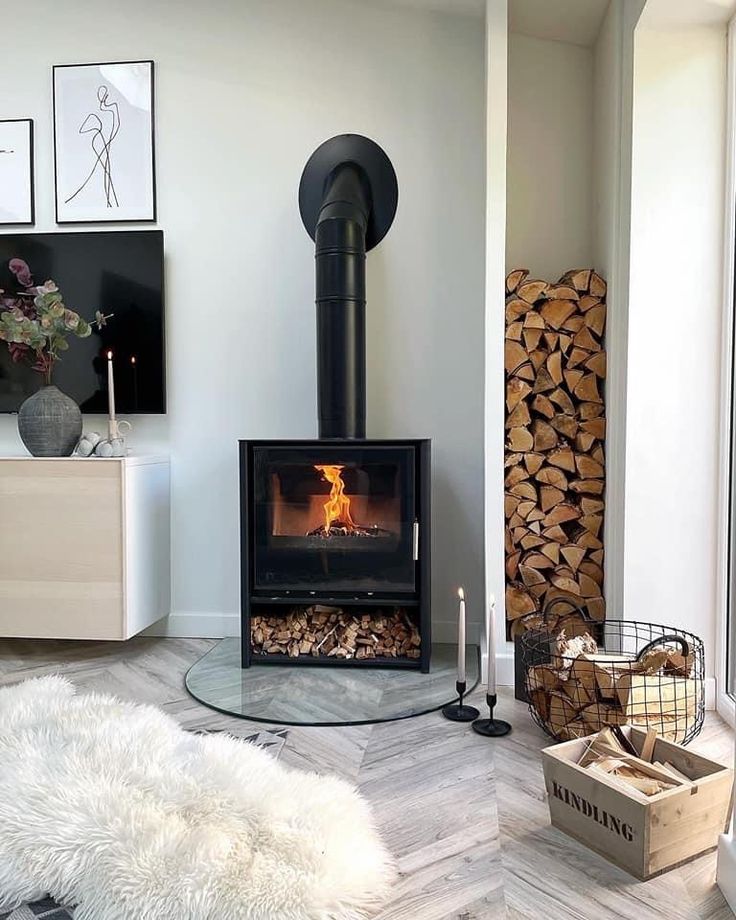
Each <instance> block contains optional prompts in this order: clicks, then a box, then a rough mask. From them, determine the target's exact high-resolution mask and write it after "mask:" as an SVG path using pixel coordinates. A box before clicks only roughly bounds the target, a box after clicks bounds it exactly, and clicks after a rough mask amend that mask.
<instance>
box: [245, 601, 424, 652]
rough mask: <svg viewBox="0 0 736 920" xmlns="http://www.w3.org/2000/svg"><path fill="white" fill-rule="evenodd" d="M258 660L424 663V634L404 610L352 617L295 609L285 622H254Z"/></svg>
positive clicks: (335, 610)
mask: <svg viewBox="0 0 736 920" xmlns="http://www.w3.org/2000/svg"><path fill="white" fill-rule="evenodd" d="M251 648H252V649H253V653H254V655H286V656H288V657H290V658H298V657H299V656H300V655H302V656H303V655H309V656H311V657H312V658H344V659H353V658H355V659H357V660H362V659H366V658H410V659H416V658H419V657H420V648H421V637H420V634H419V629H418V628H417V626H416V624H415V623H414V622H413V621H412V619H411V618H410V617H409V616H408V614H407V613H406V611H405V610H403V609H401V608H394V609H392V610H391V611H389V612H387V613H384V612H383V611H381V610H378V611H371V612H370V613H351V612H348V611H345V610H343V608H342V607H328V606H325V605H322V604H314V605H313V606H311V607H294V608H292V609H291V610H290V611H289V612H288V613H287V614H285V615H284V616H265V615H261V614H256V615H254V616H253V617H251Z"/></svg>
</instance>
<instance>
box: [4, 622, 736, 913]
mask: <svg viewBox="0 0 736 920" xmlns="http://www.w3.org/2000/svg"><path fill="white" fill-rule="evenodd" d="M212 645H213V642H212V641H210V640H199V639H197V640H195V639H153V638H138V639H134V640H132V641H130V642H128V643H125V644H124V645H116V644H113V643H79V642H42V641H33V642H31V641H24V640H0V686H3V685H7V684H10V683H15V682H16V681H19V680H23V679H25V678H28V677H36V676H39V675H42V674H49V673H63V674H65V675H66V676H67V677H69V678H70V679H71V680H73V681H74V683H75V684H76V685H77V686H78V687H79V688H80V689H81V690H92V689H94V690H102V691H107V692H112V693H116V694H118V695H119V696H121V697H124V698H126V699H131V700H137V701H140V702H146V703H153V704H155V705H158V706H160V707H161V708H162V709H164V710H165V711H167V712H169V713H170V714H171V715H173V716H174V717H175V718H177V719H179V720H180V721H181V722H182V723H183V724H184V725H186V727H188V728H227V729H228V730H229V731H231V732H232V733H233V734H248V733H252V732H253V730H254V727H255V728H256V729H257V728H258V727H261V726H254V724H253V723H248V722H245V721H243V720H239V719H234V718H230V717H228V716H222V715H219V714H218V713H215V712H212V711H211V710H209V709H206V708H205V707H204V706H201V705H199V704H198V703H196V702H195V701H194V700H193V699H191V698H190V697H189V696H188V695H187V693H186V691H185V690H184V685H183V679H184V673H185V671H186V670H187V669H188V667H189V666H190V665H191V664H193V663H194V661H196V660H197V658H198V657H199V656H200V655H202V654H204V653H205V652H206V651H207V650H208V649H209V648H211V647H212ZM476 697H477V701H476V702H477V704H478V705H480V703H481V702H482V694H480V693H476ZM499 708H500V713H499V714H500V715H502V716H503V717H505V718H507V719H509V720H510V721H511V722H512V723H513V726H514V731H513V733H512V734H511V735H509V736H508V737H506V738H504V739H501V740H497V741H488V740H486V739H483V738H480V737H479V736H477V735H475V734H474V733H473V732H472V731H471V730H470V728H469V727H468V726H463V725H457V724H454V723H450V722H447V721H445V720H444V719H442V717H441V716H440V715H438V714H434V715H428V716H422V717H420V718H417V719H411V720H409V721H404V722H393V723H387V724H382V725H375V726H361V727H355V728H290V729H289V738H288V741H287V744H286V747H285V749H284V752H283V753H282V758H283V760H284V761H285V762H287V763H289V764H291V765H293V766H295V767H301V768H305V769H314V770H322V771H332V772H334V773H338V774H339V775H341V776H343V777H345V778H347V779H350V780H352V781H353V782H355V783H356V784H357V785H358V786H359V787H360V789H361V790H362V792H363V793H364V794H365V795H366V796H367V797H368V799H369V800H370V801H371V802H372V803H373V807H374V810H375V814H376V817H377V820H378V823H379V826H380V827H381V829H382V831H383V834H384V835H385V838H386V840H387V842H388V844H389V846H390V848H391V849H392V851H393V853H394V854H395V855H396V857H397V859H398V863H399V868H400V872H401V875H400V878H399V881H398V883H397V885H396V887H395V889H394V892H393V896H392V898H391V902H390V903H389V904H388V905H386V907H385V908H384V910H383V911H382V912H381V913H380V915H379V917H380V920H495V918H510V920H511V918H512V920H516V918H535V920H536V918H545V920H620V918H624V920H654V918H662V917H667V918H668V920H726V918H730V917H731V914H730V912H729V910H728V908H727V906H726V904H725V902H724V901H723V899H722V897H721V896H720V893H719V892H718V889H717V888H716V887H715V883H714V874H715V857H714V855H712V854H710V855H707V856H704V857H702V858H700V859H698V860H696V861H695V862H693V863H690V864H689V865H688V866H686V867H684V868H680V869H676V870H674V871H672V872H669V873H667V874H666V875H664V876H660V877H659V878H657V879H653V880H652V881H650V882H646V883H641V882H637V881H635V880H634V879H632V878H631V877H630V876H628V875H627V874H626V873H624V872H621V871H620V870H618V869H616V868H615V867H613V866H611V865H610V864H609V863H607V862H606V861H605V860H603V859H601V858H599V857H598V856H596V855H595V854H593V853H591V852H590V851H588V850H586V849H585V848H584V847H582V846H580V845H579V844H577V843H575V842H574V841H573V840H570V839H569V838H567V837H565V836H564V835H563V834H561V833H559V832H558V831H556V830H554V829H552V828H551V827H550V826H549V823H548V817H547V805H546V802H545V799H544V781H543V778H542V768H541V764H540V758H539V750H540V748H542V747H544V745H545V744H546V739H545V737H544V736H543V735H542V733H541V731H540V730H539V729H538V728H536V726H534V725H533V723H532V722H531V720H530V719H529V716H528V714H527V712H526V707H524V706H523V705H522V704H520V703H517V702H515V701H514V700H513V699H512V695H511V692H510V691H506V692H504V693H502V704H501V706H500V707H499ZM693 748H694V749H696V750H699V751H701V752H703V753H704V754H706V755H707V756H710V757H714V758H715V759H718V760H722V761H724V762H727V761H728V759H729V758H730V757H732V756H733V735H732V734H731V732H730V731H729V730H728V729H727V728H726V727H725V726H724V725H723V723H722V722H721V721H720V720H719V719H718V718H717V716H715V715H713V714H709V716H708V721H707V723H706V727H705V730H704V731H703V733H702V735H701V736H700V737H699V738H698V739H696V741H694V742H693Z"/></svg>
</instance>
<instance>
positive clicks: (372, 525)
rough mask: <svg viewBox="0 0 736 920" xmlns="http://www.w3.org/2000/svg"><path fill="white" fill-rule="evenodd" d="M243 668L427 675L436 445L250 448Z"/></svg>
mask: <svg viewBox="0 0 736 920" xmlns="http://www.w3.org/2000/svg"><path fill="white" fill-rule="evenodd" d="M240 475H241V496H242V508H241V513H242V533H241V537H242V558H243V566H242V580H243V583H242V614H243V623H242V626H243V632H242V635H243V665H244V666H245V667H247V666H249V665H250V664H251V663H253V661H258V662H259V663H277V664H278V663H281V664H284V663H295V662H296V663H308V664H358V665H363V666H366V665H373V666H376V665H384V666H390V667H415V668H419V667H421V668H422V669H423V670H428V668H429V650H430V616H429V540H428V537H429V534H428V531H429V527H428V526H427V527H425V526H423V525H424V523H425V522H428V521H429V499H430V493H429V485H430V477H429V442H428V441H344V442H339V441H330V442H327V441H302V442H297V441H241V445H240Z"/></svg>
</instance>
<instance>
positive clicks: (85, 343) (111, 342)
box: [0, 230, 166, 415]
mask: <svg viewBox="0 0 736 920" xmlns="http://www.w3.org/2000/svg"><path fill="white" fill-rule="evenodd" d="M14 258H19V259H23V260H24V261H25V262H26V263H27V264H28V266H29V268H30V270H31V274H32V276H33V280H34V282H35V284H43V283H44V282H45V281H47V280H48V279H52V280H53V281H55V282H56V284H57V285H58V287H59V290H60V291H61V293H62V295H63V297H64V303H65V304H66V306H67V307H69V308H70V309H72V310H76V312H77V313H79V314H80V315H81V316H82V317H84V319H86V320H92V319H94V316H95V311H96V310H101V311H102V312H103V313H105V314H113V315H112V318H111V319H109V320H108V322H107V324H106V325H105V326H104V327H103V328H102V329H101V330H98V329H96V328H93V330H92V335H91V336H90V337H89V338H87V339H78V338H76V337H75V336H70V337H69V350H68V351H66V352H64V354H63V356H62V360H61V361H59V362H58V363H57V365H56V367H55V369H54V377H53V383H54V384H56V386H58V387H59V389H61V390H63V391H64V392H65V393H66V394H67V395H69V396H71V397H72V399H74V400H75V401H76V402H77V403H78V404H79V406H80V407H81V409H82V411H83V412H100V413H105V412H107V405H108V400H107V353H108V351H112V353H113V362H114V369H115V403H116V409H117V411H118V412H119V413H120V414H121V415H126V414H134V413H164V412H166V387H165V367H164V299H163V280H164V279H163V275H164V270H163V233H162V231H160V230H135V231H113V232H109V231H108V232H103V231H99V232H94V233H20V234H18V233H12V234H0V289H2V290H4V291H6V292H12V291H17V290H18V283H17V281H16V279H15V277H14V276H13V274H12V273H11V272H10V270H9V268H8V263H9V262H10V260H11V259H14ZM42 383H43V380H42V378H41V376H40V375H39V374H38V373H36V372H35V371H33V370H31V369H30V368H29V367H28V366H27V365H25V364H15V363H13V361H12V360H11V357H10V352H9V350H8V347H7V345H6V343H5V342H2V341H0V412H17V411H18V409H19V407H20V405H21V403H22V402H23V400H24V399H26V397H28V396H30V395H31V394H32V393H35V391H36V390H37V389H38V388H39V387H40V386H41V385H42Z"/></svg>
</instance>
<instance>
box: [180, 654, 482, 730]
mask: <svg viewBox="0 0 736 920" xmlns="http://www.w3.org/2000/svg"><path fill="white" fill-rule="evenodd" d="M456 665H457V645H449V644H442V643H435V644H433V645H432V669H431V671H430V673H429V674H422V673H421V672H419V671H412V670H407V671H400V670H391V669H388V668H386V669H381V668H375V669H370V668H365V669H361V668H355V669H353V668H350V667H339V668H338V667H335V668H331V667H328V666H326V667H300V666H299V665H288V664H285V665H283V666H281V665H278V666H276V665H258V664H255V665H253V666H252V667H250V668H247V669H246V670H243V669H242V668H241V667H240V640H239V639H223V640H222V642H220V643H219V644H218V645H216V646H215V647H214V648H213V649H211V650H210V651H209V652H207V654H206V655H205V656H204V657H203V658H200V660H199V661H198V662H197V663H196V664H194V665H193V666H192V667H191V668H190V670H189V672H188V674H187V676H186V679H185V683H186V688H187V690H188V691H189V693H191V695H192V696H193V697H194V698H195V699H196V700H198V701H199V702H200V703H204V705H205V706H209V707H210V708H211V709H216V710H217V711H218V712H224V713H227V714H229V715H233V716H238V717H239V718H242V719H251V720H252V721H254V722H270V723H272V724H273V723H275V724H278V725H364V724H370V723H374V722H393V721H396V720H398V719H410V718H412V717H413V716H419V715H423V714H424V713H427V712H434V711H435V710H439V709H442V708H443V707H444V706H447V705H448V703H452V702H454V701H455V700H456V699H457V691H456V690H455V680H456ZM466 668H467V684H468V692H470V691H471V690H472V689H473V688H474V687H476V686H477V684H478V680H479V674H480V653H479V649H478V646H477V645H469V646H468V647H467V653H466Z"/></svg>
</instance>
